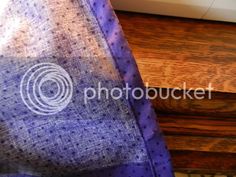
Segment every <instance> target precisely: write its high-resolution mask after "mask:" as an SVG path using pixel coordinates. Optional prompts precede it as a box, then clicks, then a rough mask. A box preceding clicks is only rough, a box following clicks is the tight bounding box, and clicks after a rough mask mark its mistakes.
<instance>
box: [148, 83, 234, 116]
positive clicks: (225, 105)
mask: <svg viewBox="0 0 236 177" xmlns="http://www.w3.org/2000/svg"><path fill="white" fill-rule="evenodd" d="M183 94H184V93H183V91H175V96H177V97H179V96H181V99H174V98H173V97H168V98H166V99H163V98H162V97H163V96H165V95H167V89H163V88H162V95H163V96H162V97H160V96H158V97H157V98H156V99H154V100H152V102H153V105H154V107H155V109H156V111H157V112H158V113H168V114H182V115H183V114H185V115H197V116H210V117H219V118H223V117H226V118H229V117H232V118H236V94H233V93H220V92H213V93H211V99H208V93H206V95H204V97H205V98H204V99H191V98H188V97H186V99H185V98H184V97H183ZM190 96H193V92H191V93H190ZM193 98H194V97H193Z"/></svg>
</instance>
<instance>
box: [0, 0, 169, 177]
mask: <svg viewBox="0 0 236 177" xmlns="http://www.w3.org/2000/svg"><path fill="white" fill-rule="evenodd" d="M4 2H5V1H4ZM0 23H1V24H0V31H1V32H2V39H1V41H0V42H1V43H0V67H1V70H0V76H1V77H0V88H1V90H0V95H1V96H0V102H1V104H0V149H1V150H0V177H7V176H9V177H24V176H25V177H27V176H28V177H29V176H32V177H36V176H37V177H41V176H42V177H44V176H46V177H51V176H53V177H54V176H56V177H60V176H61V177H70V176H71V177H75V176H78V177H172V176H173V171H172V167H171V161H170V156H169V153H168V150H167V147H166V144H165V141H164V139H163V135H162V133H161V130H160V128H159V125H158V121H157V118H156V114H155V111H154V109H153V108H152V105H151V103H150V101H149V100H147V99H146V98H144V97H143V98H142V99H135V98H133V97H132V95H131V93H129V94H130V95H129V99H128V100H127V99H125V98H124V97H122V99H120V100H115V99H106V98H102V99H98V98H94V99H93V100H90V102H89V103H85V102H83V101H84V100H83V96H84V95H83V92H84V89H86V88H88V87H92V88H93V87H95V86H96V84H97V83H103V84H104V85H105V86H106V87H107V88H108V89H113V88H114V87H118V88H122V87H124V86H125V85H126V84H128V85H129V86H130V87H132V88H136V87H138V88H142V89H143V90H144V85H143V82H142V79H141V77H140V74H139V71H138V69H137V66H136V63H135V60H134V57H133V55H132V53H131V51H130V49H129V46H128V43H127V41H126V40H125V38H124V35H123V32H122V29H121V27H120V25H119V22H118V19H117V17H116V16H115V13H114V11H113V9H112V7H111V5H110V2H109V0H99V1H98V0H87V1H86V0H78V1H75V0H24V1H21V0H7V1H6V2H5V4H4V6H3V10H2V11H0ZM50 72H51V75H50ZM45 73H46V74H45ZM37 81H40V82H37ZM46 81H53V82H46ZM55 83H56V84H55ZM58 83H59V84H58ZM31 86H32V87H31ZM61 87H62V89H60V88H61ZM35 88H39V89H38V90H40V94H37V93H38V92H37V89H35ZM55 90H64V91H62V95H61V94H57V91H56V92H55ZM36 92H37V93H36ZM41 92H43V97H42V94H41ZM58 92H59V91H58ZM55 93H56V94H55ZM66 93H68V94H66ZM55 95H56V96H55ZM57 95H59V96H57ZM47 96H48V97H47ZM54 96H55V98H56V100H59V101H58V102H59V104H58V102H54V101H55V100H53V98H54ZM58 97H59V98H58ZM29 98H30V99H29ZM42 98H43V100H44V99H45V98H50V99H46V100H49V102H46V104H45V100H44V101H42ZM35 100H36V101H37V102H34V101H35ZM50 100H53V101H52V102H50ZM64 101H65V103H66V104H61V103H64ZM37 103H39V104H38V105H37ZM47 103H50V104H47ZM51 103H57V104H55V105H54V104H51ZM61 106H63V107H61ZM58 108H59V109H58Z"/></svg>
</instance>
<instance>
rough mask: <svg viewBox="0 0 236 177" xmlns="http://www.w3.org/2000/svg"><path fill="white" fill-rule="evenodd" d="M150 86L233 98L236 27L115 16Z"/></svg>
mask: <svg viewBox="0 0 236 177" xmlns="http://www.w3.org/2000/svg"><path fill="white" fill-rule="evenodd" d="M118 17H119V20H120V23H121V25H122V27H123V30H124V32H125V35H126V37H127V39H128V42H129V43H130V46H131V48H132V50H133V53H134V55H135V58H136V60H137V64H138V67H139V69H140V72H141V75H142V78H143V80H144V82H148V83H149V85H150V86H151V87H160V88H176V87H180V88H182V87H183V83H184V82H186V83H187V88H199V87H201V88H206V87H207V86H208V84H209V83H212V86H213V87H214V90H215V91H220V92H230V93H236V77H235V76H236V24H231V23H222V22H212V21H201V20H192V19H183V18H172V17H161V16H156V15H145V14H138V13H125V12H118Z"/></svg>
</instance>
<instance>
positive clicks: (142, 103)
mask: <svg viewBox="0 0 236 177" xmlns="http://www.w3.org/2000/svg"><path fill="white" fill-rule="evenodd" d="M107 4H109V5H107ZM90 5H91V8H92V9H93V12H94V15H95V16H96V18H97V21H98V23H99V24H100V28H101V29H102V31H103V35H104V37H105V39H106V41H107V43H108V45H109V47H110V50H111V52H112V54H113V57H114V59H115V60H116V65H117V66H116V67H117V69H118V70H119V72H120V75H121V77H122V78H123V79H124V83H128V84H129V85H130V86H132V87H133V88H134V87H142V88H143V89H144V85H143V82H142V79H141V77H140V73H139V71H138V69H137V65H136V63H135V60H134V57H133V55H132V52H131V50H130V48H129V46H128V43H127V41H126V39H125V37H124V34H123V31H122V28H121V26H120V24H119V21H118V19H117V17H116V15H115V13H114V11H113V9H112V7H111V5H110V3H109V2H108V1H107V0H100V1H97V0H90ZM129 102H130V105H131V106H132V108H133V111H134V113H135V115H136V118H137V121H138V124H139V127H140V129H141V131H142V133H143V138H144V139H145V141H146V147H147V150H148V153H149V157H150V166H151V169H150V170H151V171H152V175H153V176H155V177H156V176H158V177H172V176H173V169H172V165H171V159H170V154H169V152H168V149H167V146H166V144H165V142H164V139H163V134H162V132H161V130H160V127H159V124H158V121H157V117H156V114H155V111H154V109H153V107H152V105H151V103H150V101H149V100H146V99H145V98H143V99H139V100H135V99H134V98H132V97H130V100H129ZM130 168H131V169H132V167H130ZM143 170H144V171H142V170H141V171H142V172H140V173H141V174H145V173H146V172H145V169H143ZM112 174H113V175H115V176H119V175H117V174H116V173H115V172H114V173H112ZM127 175H129V176H132V177H133V176H134V177H136V176H135V175H132V173H131V174H129V173H128V174H127ZM111 176H112V175H111ZM141 176H142V175H141ZM147 176H148V175H147ZM145 177H146V175H145Z"/></svg>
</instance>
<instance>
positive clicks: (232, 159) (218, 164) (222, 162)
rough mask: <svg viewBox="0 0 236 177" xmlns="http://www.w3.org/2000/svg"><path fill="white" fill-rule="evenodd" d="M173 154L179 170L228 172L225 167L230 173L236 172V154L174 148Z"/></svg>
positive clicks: (209, 172)
mask: <svg viewBox="0 0 236 177" xmlns="http://www.w3.org/2000/svg"><path fill="white" fill-rule="evenodd" d="M171 155H172V160H173V162H174V163H173V164H174V167H175V168H178V170H179V171H188V172H193V173H194V172H196V173H203V174H204V173H205V174H211V173H212V174H216V173H223V174H226V173H225V169H228V170H227V174H228V175H230V174H231V175H235V174H236V154H231V153H215V152H198V151H174V150H172V151H171Z"/></svg>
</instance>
